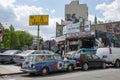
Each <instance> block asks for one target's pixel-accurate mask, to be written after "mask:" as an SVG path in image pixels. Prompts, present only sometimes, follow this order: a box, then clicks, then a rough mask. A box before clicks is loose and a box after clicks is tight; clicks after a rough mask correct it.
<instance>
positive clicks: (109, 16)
mask: <svg viewBox="0 0 120 80" xmlns="http://www.w3.org/2000/svg"><path fill="white" fill-rule="evenodd" d="M71 1H72V0H0V22H1V23H2V24H3V26H4V27H5V28H8V27H9V25H11V24H12V25H13V26H14V28H15V30H22V31H27V32H29V33H30V34H32V35H37V26H29V15H41V14H47V15H49V25H46V26H40V36H41V37H43V39H44V40H49V39H51V38H53V37H55V29H56V22H58V23H60V22H61V19H63V20H64V17H65V16H64V15H65V4H70V2H71ZM79 3H80V4H87V6H88V13H89V15H88V19H89V20H91V21H92V22H93V21H94V17H95V15H96V16H97V19H98V20H100V21H104V22H107V21H120V5H119V3H120V0H79Z"/></svg>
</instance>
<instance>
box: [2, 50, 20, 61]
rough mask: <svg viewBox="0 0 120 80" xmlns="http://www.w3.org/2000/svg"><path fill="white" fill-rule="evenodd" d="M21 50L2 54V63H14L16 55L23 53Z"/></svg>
mask: <svg viewBox="0 0 120 80" xmlns="http://www.w3.org/2000/svg"><path fill="white" fill-rule="evenodd" d="M21 52H22V51H21V50H7V51H5V52H3V53H1V54H0V63H6V62H8V63H13V62H14V59H13V58H14V57H15V54H19V53H21Z"/></svg>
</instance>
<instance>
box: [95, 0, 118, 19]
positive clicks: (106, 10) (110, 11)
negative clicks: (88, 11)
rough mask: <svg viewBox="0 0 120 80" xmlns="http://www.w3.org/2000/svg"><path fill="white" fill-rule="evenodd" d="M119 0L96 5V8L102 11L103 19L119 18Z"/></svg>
mask: <svg viewBox="0 0 120 80" xmlns="http://www.w3.org/2000/svg"><path fill="white" fill-rule="evenodd" d="M119 3H120V0H113V1H112V2H111V3H109V4H106V3H102V4H99V5H97V6H96V10H100V11H102V12H103V14H102V15H103V16H104V20H112V21H119V20H120V5H119Z"/></svg>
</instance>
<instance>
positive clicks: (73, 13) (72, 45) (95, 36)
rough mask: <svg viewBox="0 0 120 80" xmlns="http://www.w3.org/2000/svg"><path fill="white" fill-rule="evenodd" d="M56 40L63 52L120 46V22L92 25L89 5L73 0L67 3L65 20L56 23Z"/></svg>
mask: <svg viewBox="0 0 120 80" xmlns="http://www.w3.org/2000/svg"><path fill="white" fill-rule="evenodd" d="M56 42H57V45H58V46H59V49H60V51H61V53H66V52H68V51H75V50H78V49H80V48H98V47H107V46H113V47H120V22H113V23H104V24H95V25H91V22H90V21H88V7H87V5H86V4H79V0H73V1H72V2H71V3H70V4H67V5H65V21H63V20H61V24H58V23H56Z"/></svg>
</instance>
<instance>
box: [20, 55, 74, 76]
mask: <svg viewBox="0 0 120 80" xmlns="http://www.w3.org/2000/svg"><path fill="white" fill-rule="evenodd" d="M75 64H76V61H75V60H63V59H62V57H61V55H59V54H32V55H29V56H27V58H26V59H25V61H24V62H23V63H22V66H21V70H22V71H23V72H27V73H30V74H41V75H47V74H48V73H49V72H53V71H73V69H74V67H75Z"/></svg>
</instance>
